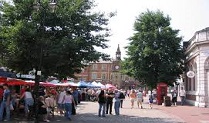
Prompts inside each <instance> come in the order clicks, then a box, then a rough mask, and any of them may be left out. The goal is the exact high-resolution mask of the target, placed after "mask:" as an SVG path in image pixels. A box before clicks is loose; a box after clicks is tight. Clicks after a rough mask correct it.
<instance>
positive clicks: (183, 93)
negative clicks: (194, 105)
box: [179, 87, 186, 105]
mask: <svg viewBox="0 0 209 123" xmlns="http://www.w3.org/2000/svg"><path fill="white" fill-rule="evenodd" d="M179 95H180V97H181V105H184V103H185V96H186V92H185V90H184V88H183V87H181V90H180V92H179Z"/></svg>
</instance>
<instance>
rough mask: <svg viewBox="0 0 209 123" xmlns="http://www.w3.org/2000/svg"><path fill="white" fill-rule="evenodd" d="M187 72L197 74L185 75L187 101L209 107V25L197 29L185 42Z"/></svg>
mask: <svg viewBox="0 0 209 123" xmlns="http://www.w3.org/2000/svg"><path fill="white" fill-rule="evenodd" d="M184 48H185V54H186V60H185V65H186V68H187V69H186V72H188V71H193V72H194V73H195V76H194V77H193V78H188V77H187V76H185V79H184V84H185V89H186V92H187V94H186V99H187V102H189V103H190V104H193V105H195V106H199V107H209V27H208V28H205V29H203V30H200V31H197V32H196V33H195V34H194V36H193V37H192V38H191V39H190V40H189V41H187V42H184Z"/></svg>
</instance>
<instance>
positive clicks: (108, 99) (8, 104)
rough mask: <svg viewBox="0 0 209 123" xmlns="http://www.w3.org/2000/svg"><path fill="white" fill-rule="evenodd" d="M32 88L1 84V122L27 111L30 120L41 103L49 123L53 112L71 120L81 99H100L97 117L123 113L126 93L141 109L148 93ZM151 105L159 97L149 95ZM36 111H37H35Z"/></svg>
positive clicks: (115, 90)
mask: <svg viewBox="0 0 209 123" xmlns="http://www.w3.org/2000/svg"><path fill="white" fill-rule="evenodd" d="M32 89H33V88H32V87H30V86H21V88H20V89H17V90H18V91H17V90H16V89H15V88H14V87H9V86H8V85H7V84H3V85H2V86H0V121H3V120H4V121H9V120H10V117H11V116H12V115H14V114H17V115H19V114H21V113H22V114H24V115H25V117H27V119H28V120H33V119H34V114H35V113H34V112H35V110H36V108H37V106H38V114H39V115H40V117H41V118H42V120H43V121H45V122H50V120H49V117H50V116H52V117H53V116H54V113H55V112H56V113H58V114H60V115H63V116H64V117H66V118H67V119H69V120H71V116H72V115H75V114H76V106H77V105H78V104H79V103H80V101H97V102H98V104H99V106H98V116H99V117H105V115H106V114H110V115H112V114H113V111H112V110H113V106H114V114H115V115H120V108H123V100H124V99H125V97H126V96H127V98H129V99H130V106H131V108H134V104H135V102H136V104H137V106H138V108H141V109H142V108H143V101H144V98H143V97H144V96H146V92H143V91H142V90H140V89H139V90H134V89H132V90H126V91H123V90H118V89H111V88H110V89H100V88H97V89H95V88H82V89H78V88H77V87H40V88H39V91H38V93H39V97H38V98H36V99H35V98H34V92H33V90H32ZM148 96H149V106H150V108H152V104H153V100H154V99H155V98H156V97H155V95H154V94H153V93H151V94H149V93H148ZM180 96H181V99H182V105H183V104H184V99H185V98H184V97H185V91H183V89H182V90H181V92H180ZM172 97H173V98H172V101H173V104H174V105H176V97H177V93H176V91H174V92H173V93H172ZM36 111H37V110H36Z"/></svg>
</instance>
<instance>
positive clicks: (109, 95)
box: [106, 89, 115, 114]
mask: <svg viewBox="0 0 209 123" xmlns="http://www.w3.org/2000/svg"><path fill="white" fill-rule="evenodd" d="M106 96H107V103H106V114H108V111H109V114H112V104H113V98H114V96H115V94H114V93H113V90H111V89H109V90H108V93H107V94H106Z"/></svg>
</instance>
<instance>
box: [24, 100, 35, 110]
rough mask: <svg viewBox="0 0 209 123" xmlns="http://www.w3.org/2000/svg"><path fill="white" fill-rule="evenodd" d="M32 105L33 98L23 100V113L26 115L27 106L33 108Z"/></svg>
mask: <svg viewBox="0 0 209 123" xmlns="http://www.w3.org/2000/svg"><path fill="white" fill-rule="evenodd" d="M33 104H34V100H33V98H26V99H25V113H28V111H29V106H33Z"/></svg>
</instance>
